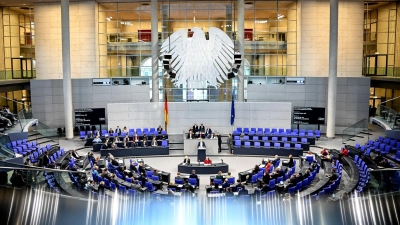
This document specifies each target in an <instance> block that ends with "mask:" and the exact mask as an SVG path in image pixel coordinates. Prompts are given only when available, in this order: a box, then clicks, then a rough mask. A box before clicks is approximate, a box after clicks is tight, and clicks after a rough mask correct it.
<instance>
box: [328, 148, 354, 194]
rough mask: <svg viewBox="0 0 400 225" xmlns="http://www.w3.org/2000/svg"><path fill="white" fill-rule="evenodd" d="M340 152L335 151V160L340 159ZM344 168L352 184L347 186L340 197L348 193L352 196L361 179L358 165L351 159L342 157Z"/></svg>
mask: <svg viewBox="0 0 400 225" xmlns="http://www.w3.org/2000/svg"><path fill="white" fill-rule="evenodd" d="M338 155H339V151H337V150H335V151H333V156H334V157H335V158H338ZM341 163H342V166H343V169H344V170H345V171H346V173H347V174H348V175H349V177H350V182H349V183H347V184H346V186H345V187H344V189H343V190H341V191H340V192H339V193H340V194H339V195H340V196H342V195H343V193H344V192H347V193H348V194H350V193H351V192H352V191H353V190H354V189H355V188H356V187H357V185H358V180H359V179H360V173H359V171H358V167H357V165H356V164H355V163H354V161H353V159H351V158H350V157H342V162H341Z"/></svg>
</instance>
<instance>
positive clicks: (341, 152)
mask: <svg viewBox="0 0 400 225" xmlns="http://www.w3.org/2000/svg"><path fill="white" fill-rule="evenodd" d="M348 154H349V151H348V150H347V149H346V148H342V150H341V151H340V153H339V160H340V159H342V157H347V155H348Z"/></svg>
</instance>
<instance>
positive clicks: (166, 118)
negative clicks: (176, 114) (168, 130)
mask: <svg viewBox="0 0 400 225" xmlns="http://www.w3.org/2000/svg"><path fill="white" fill-rule="evenodd" d="M164 121H165V125H167V124H168V99H167V94H165V97H164Z"/></svg>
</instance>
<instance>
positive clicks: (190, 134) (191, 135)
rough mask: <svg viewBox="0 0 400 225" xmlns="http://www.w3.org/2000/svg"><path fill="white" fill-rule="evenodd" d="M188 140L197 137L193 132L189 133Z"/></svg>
mask: <svg viewBox="0 0 400 225" xmlns="http://www.w3.org/2000/svg"><path fill="white" fill-rule="evenodd" d="M187 138H188V139H194V138H195V136H194V134H193V132H192V130H190V131H189V134H188V136H187Z"/></svg>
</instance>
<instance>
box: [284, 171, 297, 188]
mask: <svg viewBox="0 0 400 225" xmlns="http://www.w3.org/2000/svg"><path fill="white" fill-rule="evenodd" d="M298 182H299V180H298V178H297V177H296V175H294V174H293V175H292V176H291V177H290V179H289V181H288V184H287V185H286V186H285V190H286V191H288V190H289V188H291V187H294V186H296V184H297V183H298Z"/></svg>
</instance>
